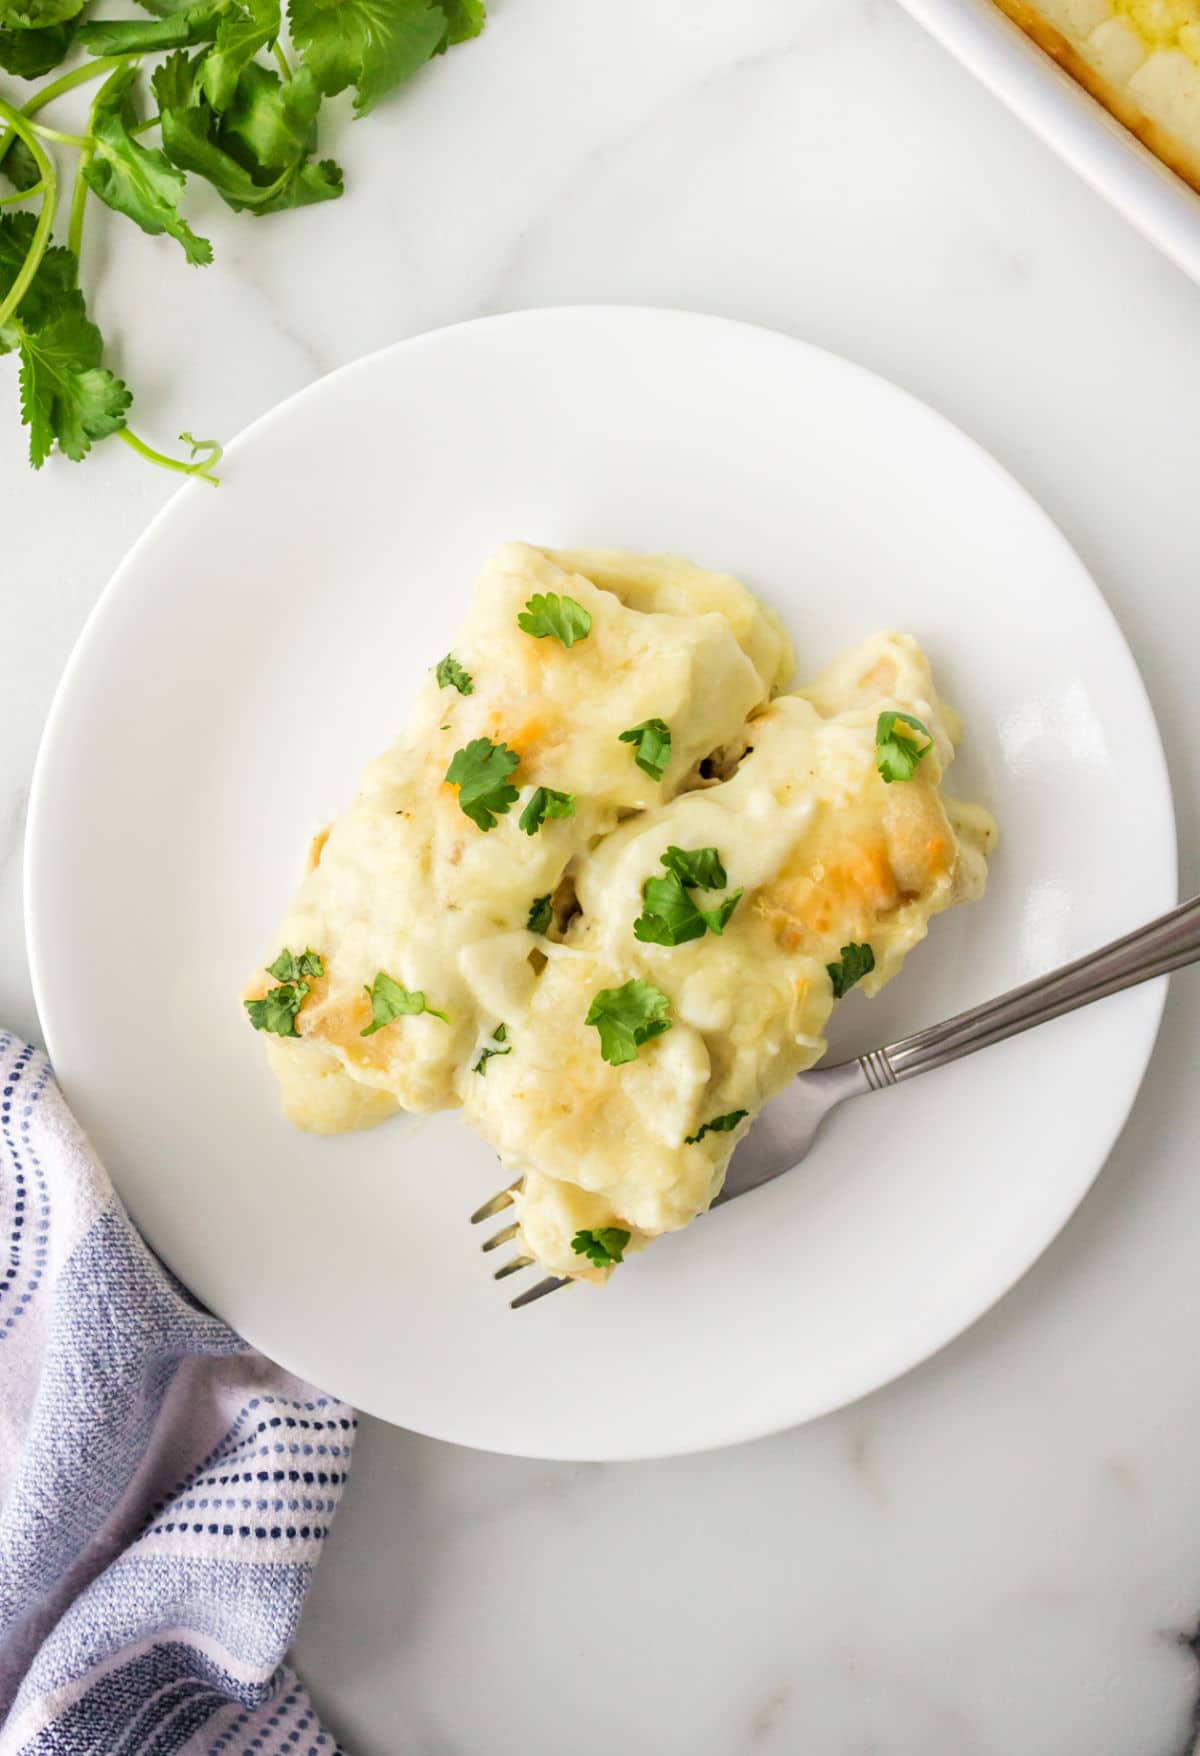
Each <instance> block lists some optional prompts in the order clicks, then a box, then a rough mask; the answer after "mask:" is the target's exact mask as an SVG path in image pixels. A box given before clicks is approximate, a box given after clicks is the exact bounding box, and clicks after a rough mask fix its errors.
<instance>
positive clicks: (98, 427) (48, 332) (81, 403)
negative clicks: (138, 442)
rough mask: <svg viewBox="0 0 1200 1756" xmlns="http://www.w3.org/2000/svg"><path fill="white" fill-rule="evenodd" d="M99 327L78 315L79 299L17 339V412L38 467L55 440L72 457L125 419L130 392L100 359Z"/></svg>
mask: <svg viewBox="0 0 1200 1756" xmlns="http://www.w3.org/2000/svg"><path fill="white" fill-rule="evenodd" d="M102 346H103V344H102V342H101V340H100V331H99V330H98V329H97V328H96V325H95V324H94V323H89V322H88V320H87V318H86V317H85V316H84V315H83V301H82V299H80V301H79V304H78V307H77V308H75V307H73V308H71V309H68V310H64V311H63V312H62V313H61V314H60V315H59V316H57V317H55V318H53V319H52V320H51V321H50V322H49V323H47V324H45V325H44V326H43V327H42V328H41V329H38V330H36V331H34V332H33V333H30V332H28V331H26V332H25V333H24V335H23V336H22V340H21V370H20V375H19V384H20V390H21V418H22V420H23V421H24V422H25V425H26V426H27V427H28V428H29V461H30V462H31V463H32V465H33V467H34V469H41V467H42V465H43V463H45V461H46V459H47V457H49V455H50V451H51V449H52V447H53V445H54V442H55V440H57V441H58V448H59V450H60V451H61V452H62V453H63V455H64V457H69V458H70V459H71V460H72V461H73V462H74V463H79V462H81V461H82V460H83V458H85V457H86V456H87V454H88V452H89V451H90V450H91V448H92V441H93V440H95V439H106V438H107V437H108V435H109V434H110V433H116V432H117V431H119V429H120V428H121V427H123V426H124V425H125V411H126V409H127V408H128V407H129V405H130V403H131V402H132V401H133V398H132V397H131V396H130V394H129V392H128V390H126V388H125V386H124V385H123V384H122V383H121V380H120V379H119V378H114V376H113V374H112V373H111V372H109V371H107V370H106V369H105V368H104V367H102V366H101V365H100V353H101V349H102Z"/></svg>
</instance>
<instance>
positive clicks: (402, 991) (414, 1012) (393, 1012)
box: [359, 969, 450, 1037]
mask: <svg viewBox="0 0 1200 1756" xmlns="http://www.w3.org/2000/svg"><path fill="white" fill-rule="evenodd" d="M363 993H364V994H365V995H366V996H367V998H368V999H369V1000H370V1002H371V1022H370V1024H369V1025H368V1026H367V1028H366V1030H363V1031H360V1032H359V1035H360V1036H364V1037H373V1036H374V1035H375V1032H376V1031H377V1030H382V1029H383V1027H384V1025H385V1024H391V1022H392V1020H393V1019H394V1018H418V1017H419V1016H420V1014H421V1013H422V1012H428V1013H429V1015H430V1016H431V1017H432V1018H440V1019H441V1021H442V1023H443V1024H449V1022H450V1020H449V1018H448V1016H447V1015H446V1013H444V1012H439V1011H438V1009H437V1007H436V1006H430V1005H428V1004H427V1003H426V1000H425V996H424V994H422V993H421V992H420V990H419V989H418V990H416V991H415V992H414V991H412V990H410V989H408V988H402V987H401V986H400V984H399V982H397V981H393V979H392V977H391V976H390V975H388V973H387V971H386V970H382V969H381V970H380V971H379V974H378V975H377V976H376V977H375V980H374V981H373V982H372V983H371V985H370V987H365V988H364V989H363Z"/></svg>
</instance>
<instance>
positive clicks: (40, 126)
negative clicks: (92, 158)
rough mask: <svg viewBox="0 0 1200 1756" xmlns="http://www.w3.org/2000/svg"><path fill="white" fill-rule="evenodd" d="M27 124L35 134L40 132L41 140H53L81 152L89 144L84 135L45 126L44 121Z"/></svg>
mask: <svg viewBox="0 0 1200 1756" xmlns="http://www.w3.org/2000/svg"><path fill="white" fill-rule="evenodd" d="M29 126H30V127H31V128H32V129H33V132H34V133H35V134H40V135H41V137H42V139H43V140H53V141H55V142H56V143H57V144H58V145H59V146H73V147H76V148H77V149H78V150H79V151H80V152H82V151H83V149H84V147H86V146H87V145H89V141H88V140H87V138H86V136H84V135H82V134H64V133H63V131H62V129H61V128H47V126H46V124H45V123H44V122H30V124H29Z"/></svg>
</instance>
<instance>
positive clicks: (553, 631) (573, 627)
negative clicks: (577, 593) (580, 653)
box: [517, 591, 592, 647]
mask: <svg viewBox="0 0 1200 1756" xmlns="http://www.w3.org/2000/svg"><path fill="white" fill-rule="evenodd" d="M517 627H518V628H520V629H521V631H522V632H523V633H525V634H532V635H533V637H534V639H535V640H546V639H552V640H557V641H560V642H561V644H562V645H563V646H568V647H570V646H574V644H575V642H576V641H577V640H586V639H587V637H588V635H589V634H590V633H591V631H592V618H591V616H590V615H589V614H588V612H587V611H586V610H585V609H584V607H583V605H582V604H577V603H576V602H575V599H574V598H567V597H563V598H560V597H559V596H558V594H557V593H556V592H553V591H546V592H542V591H536V592H534V594H533V596H532V597H531V598H530V599H529V602H528V603H527V604H526V605H525V608H524V609H523V610H522V611H521V614H520V615H519V616H518V617H517Z"/></svg>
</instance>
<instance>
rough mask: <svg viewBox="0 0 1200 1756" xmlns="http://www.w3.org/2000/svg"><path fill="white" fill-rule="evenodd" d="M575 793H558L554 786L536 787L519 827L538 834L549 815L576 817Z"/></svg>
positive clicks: (527, 833) (521, 817)
mask: <svg viewBox="0 0 1200 1756" xmlns="http://www.w3.org/2000/svg"><path fill="white" fill-rule="evenodd" d="M574 815H575V795H574V793H556V792H555V790H554V788H553V787H535V788H534V790H533V794H532V796H531V797H530V800H529V803H528V804H527V805H526V807H525V809H524V810H523V811H522V813H521V815H520V818H519V819H518V824H517V826H518V828H520V829H523V830H524V831H525V833H526V835H536V834H537V832H538V830H539V829H540V828H541V827H542V824H543V823H544V822H545V821H546V819H547V818H548V817H574Z"/></svg>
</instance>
